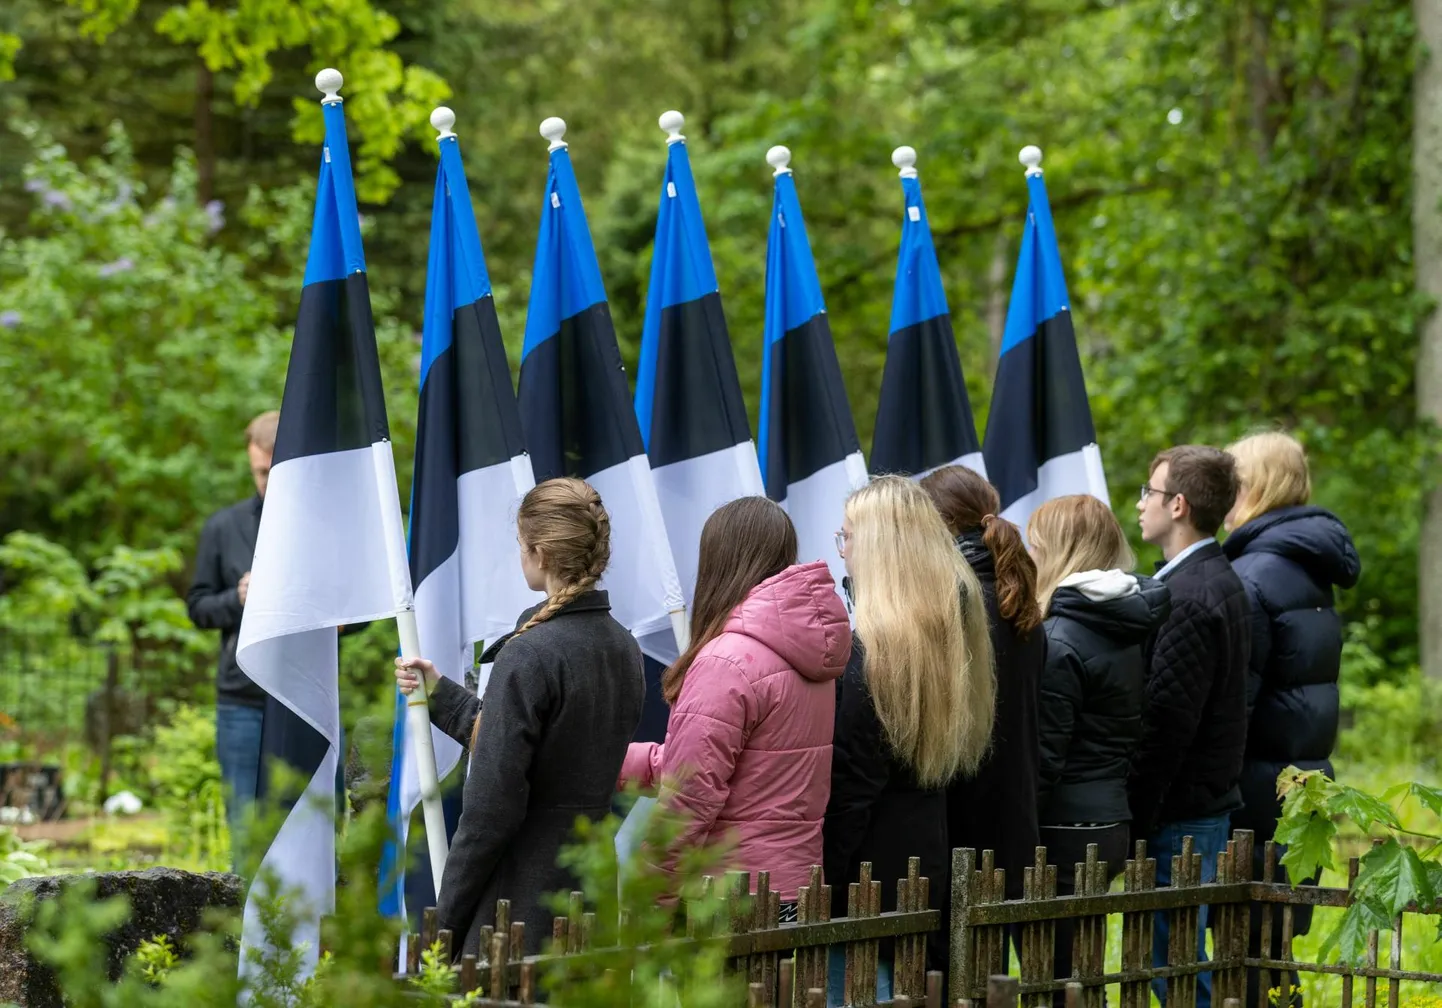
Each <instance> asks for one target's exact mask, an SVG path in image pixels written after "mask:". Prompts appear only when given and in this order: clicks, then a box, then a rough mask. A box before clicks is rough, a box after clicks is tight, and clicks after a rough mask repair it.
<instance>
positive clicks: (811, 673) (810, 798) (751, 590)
mask: <svg viewBox="0 0 1442 1008" xmlns="http://www.w3.org/2000/svg"><path fill="white" fill-rule="evenodd" d="M850 651H851V628H850V625H849V624H848V622H847V619H846V607H845V606H844V605H843V604H842V602H841V598H840V596H838V595H837V594H836V583H835V582H834V581H833V580H832V579H831V574H830V572H829V571H828V569H827V566H826V563H825V562H824V561H819V560H818V561H816V562H814V563H808V564H799V565H798V564H797V563H796V529H795V527H794V526H793V525H792V524H791V519H790V518H789V517H787V515H786V512H785V511H783V510H782V509H781V507H780V505H778V504H776V503H775V502H774V501H771V500H768V499H766V498H765V497H742V498H740V499H738V500H734V501H731V502H730V503H729V504H725V505H723V506H722V507H720V508H718V509H717V510H716V511H715V513H713V514H712V515H711V517H710V518H708V519H707V520H706V525H705V527H704V528H703V529H702V530H701V549H700V560H699V563H698V565H697V569H696V600H695V603H694V604H693V605H692V607H691V646H690V647H689V648H687V649H686V652H685V653H684V654H682V655H681V657H679V658H677V659H676V661H675V663H674V664H672V665H671V667H670V668H668V669H667V670H666V674H665V677H664V678H663V679H662V691H663V693H664V695H665V698H666V702H667V703H668V704H670V705H671V715H670V718H669V720H668V722H667V725H666V740H665V741H664V742H659V743H658V742H633V743H632V744H631V747H630V749H629V750H628V751H627V753H626V762H625V766H624V767H623V769H622V771H621V783H622V784H625V783H627V782H631V781H634V782H637V783H639V784H640V785H641V786H642V787H647V788H650V787H659V789H660V792H661V801H662V802H663V804H664V806H665V807H666V808H668V810H670V811H672V812H674V813H676V814H677V815H678V818H680V819H681V831H680V834H679V835H678V836H677V837H675V838H674V839H673V840H672V841H671V845H670V847H669V849H668V850H665V851H649V852H647V855H646V856H647V858H648V859H649V860H650V861H651V863H652V864H653V865H654V866H655V867H656V868H658V869H659V870H661V871H663V872H671V871H674V868H675V859H676V856H677V855H678V854H679V853H680V852H681V851H683V850H685V849H686V848H690V847H697V846H702V845H707V844H712V843H719V842H721V841H727V840H729V841H733V842H734V846H732V847H731V848H730V850H729V851H728V852H727V855H726V859H727V860H726V867H727V868H730V869H737V870H740V871H747V872H751V873H752V877H753V878H755V873H756V872H758V871H769V872H770V873H771V887H772V889H773V890H774V891H776V892H778V893H779V894H780V901H781V903H782V919H783V920H795V919H796V918H795V909H796V890H797V888H798V887H800V886H802V885H805V884H806V879H807V875H808V872H809V869H810V866H811V865H813V864H816V863H817V862H819V861H820V860H821V822H822V815H823V813H824V812H825V810H826V796H827V792H828V786H829V783H830V774H831V728H832V714H833V711H834V710H835V704H836V687H835V685H834V684H835V680H836V678H837V677H838V676H840V675H841V671H842V669H843V668H845V666H846V658H847V655H848V654H849V653H850Z"/></svg>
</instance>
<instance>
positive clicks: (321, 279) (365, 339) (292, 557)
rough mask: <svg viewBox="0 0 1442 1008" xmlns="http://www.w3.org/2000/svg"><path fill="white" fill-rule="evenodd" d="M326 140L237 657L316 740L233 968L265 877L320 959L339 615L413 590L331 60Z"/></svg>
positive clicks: (253, 923)
mask: <svg viewBox="0 0 1442 1008" xmlns="http://www.w3.org/2000/svg"><path fill="white" fill-rule="evenodd" d="M316 82H317V84H318V85H321V87H322V90H323V91H325V92H326V97H325V98H324V100H323V105H324V114H325V146H324V147H323V149H322V156H321V165H320V181H319V185H318V186H317V189H316V202H315V218H314V222H313V225H312V229H311V240H310V255H309V258H308V260H307V262H306V271H305V286H304V288H303V289H302V291H301V297H300V313H299V316H298V318H297V319H296V324H295V337H294V340H293V342H292V344H291V353H290V365H289V369H288V371H287V374H286V380H285V395H284V398H283V399H282V400H281V409H280V427H279V430H278V432H277V434H276V439H275V454H274V456H273V459H272V464H271V470H270V484H269V486H268V487H267V490H266V495H265V510H264V512H263V514H262V516H261V521H260V530H259V533H258V535H257V538H256V546H255V560H254V563H253V566H252V568H251V578H250V591H249V594H248V597H247V599H246V605H245V615H244V617H243V618H242V620H241V625H240V639H239V643H238V645H237V649H236V658H237V660H238V662H239V663H240V667H241V668H242V669H243V670H244V671H245V673H246V675H248V676H249V677H250V678H251V679H252V680H253V681H254V682H255V683H256V685H258V686H260V687H261V688H262V689H264V690H265V691H266V692H267V693H269V694H270V695H271V696H272V697H274V698H275V699H276V700H278V701H280V702H281V703H282V704H284V705H285V707H286V708H288V709H289V710H290V711H291V712H292V713H294V714H295V715H296V716H297V717H298V718H299V719H300V720H301V721H304V722H305V723H306V724H307V725H308V726H309V727H310V729H312V730H313V731H314V732H315V733H316V734H317V735H319V736H320V738H321V739H323V740H324V745H322V746H318V747H316V750H315V765H313V766H304V767H297V769H299V770H300V771H301V773H302V774H303V776H304V777H305V778H306V779H307V780H308V781H309V784H308V785H307V787H306V790H305V792H304V794H303V795H302V796H301V800H300V801H298V802H296V804H295V805H294V806H293V807H292V808H291V809H290V811H289V814H288V815H287V816H286V818H285V821H284V823H283V824H282V825H281V827H280V830H279V832H278V833H277V834H276V836H275V838H274V840H273V841H272V842H271V845H270V847H269V849H268V850H267V852H266V854H265V857H264V859H263V860H262V862H261V866H260V870H261V874H260V876H259V877H258V880H257V881H256V882H255V883H254V884H253V885H252V886H251V888H250V892H249V893H248V895H247V898H246V904H245V915H244V922H243V926H242V932H241V957H240V972H241V976H242V978H246V977H248V976H250V975H252V974H253V973H254V972H255V970H256V965H255V963H254V962H253V958H254V954H255V953H257V952H259V953H262V954H263V953H264V951H265V950H266V948H267V936H266V935H265V933H264V931H263V929H262V928H261V926H260V918H259V911H258V899H259V898H260V897H262V896H263V895H264V894H265V890H266V880H267V879H268V878H274V879H275V880H276V881H277V883H278V884H279V885H280V886H281V887H282V889H283V891H285V892H287V893H288V894H289V895H290V897H291V899H292V902H291V903H290V908H291V909H292V910H293V911H294V912H296V913H297V915H298V923H297V928H296V932H295V933H294V934H293V935H291V936H290V942H291V945H292V946H294V947H298V948H303V949H304V955H305V969H306V971H307V972H308V971H309V970H310V969H312V968H313V967H314V965H315V960H316V954H317V951H318V947H319V938H320V918H321V915H323V914H326V913H329V912H330V911H331V910H332V908H333V906H334V900H335V871H336V861H335V821H334V794H335V780H336V772H337V765H338V759H339V751H338V750H339V746H340V731H341V724H340V688H339V669H338V660H339V655H338V652H337V629H336V628H337V627H339V626H341V625H343V624H354V623H363V622H365V621H367V620H373V619H381V618H385V617H391V616H395V615H396V614H397V613H399V612H401V611H403V610H404V609H406V608H408V607H409V606H410V604H411V581H410V572H409V571H408V570H407V567H406V553H405V536H404V530H403V528H402V525H401V510H400V497H399V493H398V491H397V488H396V474H395V466H394V463H393V461H392V456H391V443H390V431H389V427H388V425H387V420H386V408H385V400H384V397H383V394H382V391H381V373H380V362H379V360H378V358H377V354H376V341H375V328H374V325H373V322H372V320H371V306H370V291H369V288H368V286H367V283H366V273H365V253H364V251H363V250H362V248H361V234H360V218H359V215H358V214H357V212H356V198H355V188H354V184H353V182H352V178H351V166H350V153H349V150H348V149H347V146H346V131H345V114H344V111H343V108H342V105H341V99H340V98H339V97H338V96H337V95H336V93H335V92H336V91H337V90H338V89H339V87H340V74H338V73H336V72H335V71H333V70H326V71H322V73H321V74H319V75H318V76H317V79H316Z"/></svg>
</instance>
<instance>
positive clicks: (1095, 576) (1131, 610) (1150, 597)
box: [1047, 570, 1172, 645]
mask: <svg viewBox="0 0 1442 1008" xmlns="http://www.w3.org/2000/svg"><path fill="white" fill-rule="evenodd" d="M1171 611H1172V596H1171V592H1169V591H1168V590H1167V586H1166V585H1164V584H1162V583H1161V582H1160V581H1157V580H1156V579H1155V578H1149V577H1144V576H1142V575H1140V574H1128V573H1126V572H1125V571H1119V570H1108V571H1082V572H1081V573H1078V574H1073V575H1071V576H1070V577H1068V578H1067V579H1066V580H1064V581H1063V582H1062V583H1061V586H1060V587H1059V588H1057V590H1056V594H1054V595H1053V596H1052V597H1051V611H1050V612H1049V613H1047V615H1048V616H1064V617H1066V618H1067V619H1070V620H1075V621H1076V622H1077V623H1080V624H1081V625H1082V626H1085V627H1086V628H1088V629H1089V630H1092V631H1094V632H1096V633H1099V634H1101V635H1102V636H1104V637H1107V638H1108V639H1110V640H1113V641H1116V642H1117V643H1118V644H1122V645H1127V644H1136V643H1139V642H1141V641H1144V640H1146V639H1147V638H1148V637H1149V636H1151V634H1152V631H1154V630H1156V628H1157V627H1159V626H1161V624H1162V621H1163V620H1165V619H1166V618H1167V616H1168V615H1170V614H1171Z"/></svg>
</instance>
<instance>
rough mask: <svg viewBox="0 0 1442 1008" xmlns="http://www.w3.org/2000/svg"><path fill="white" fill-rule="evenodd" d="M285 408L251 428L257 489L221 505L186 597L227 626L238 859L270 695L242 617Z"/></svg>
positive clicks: (223, 629) (224, 773) (219, 686)
mask: <svg viewBox="0 0 1442 1008" xmlns="http://www.w3.org/2000/svg"><path fill="white" fill-rule="evenodd" d="M279 424H280V413H279V412H277V411H275V410H271V411H269V412H267V413H262V414H260V416H258V417H256V418H255V419H254V420H252V421H251V422H250V424H249V425H248V426H247V427H246V428H245V452H246V456H247V458H248V459H249V462H250V475H251V478H252V479H253V480H254V481H255V495H254V496H252V497H248V498H246V499H245V500H243V501H241V502H240V503H238V504H232V505H231V506H230V507H227V508H225V509H223V510H221V511H217V512H216V513H215V514H213V515H211V516H210V518H209V519H207V520H206V522H205V526H204V527H203V528H202V529H201V531H200V545H199V546H198V547H197V549H196V554H195V577H194V579H193V580H192V582H191V585H190V591H189V593H187V595H186V607H187V609H188V610H189V612H190V619H191V622H193V623H194V624H195V625H196V626H197V627H199V628H200V629H202V630H219V631H220V659H219V662H218V663H217V669H216V676H215V754H216V758H217V760H218V761H219V762H220V777H221V782H222V784H223V785H224V788H225V819H226V824H227V825H228V826H229V828H230V834H231V848H232V849H231V859H232V862H233V863H234V865H236V866H239V865H241V864H242V863H243V858H242V856H241V854H242V852H241V843H240V838H241V836H242V833H243V829H242V826H243V823H244V819H245V815H246V810H247V809H249V808H250V806H251V805H252V804H253V803H254V802H255V798H256V791H257V788H258V785H259V777H260V740H261V731H262V727H263V724H262V723H263V720H264V716H265V702H266V693H265V691H264V690H262V689H261V688H260V687H259V686H257V685H256V684H255V683H253V682H251V680H250V677H249V676H247V675H246V674H245V673H244V672H242V671H241V669H240V666H239V665H238V664H236V660H235V646H236V640H237V638H238V637H239V636H240V618H241V615H242V613H243V612H244V610H245V599H246V593H247V591H248V589H249V588H250V564H251V560H252V559H253V558H254V556H255V537H256V533H257V532H258V531H259V530H260V511H261V506H262V504H263V503H264V501H265V487H266V482H267V481H268V480H269V479H270V461H271V454H272V453H273V452H274V451H275V433H276V429H277V427H278V426H279Z"/></svg>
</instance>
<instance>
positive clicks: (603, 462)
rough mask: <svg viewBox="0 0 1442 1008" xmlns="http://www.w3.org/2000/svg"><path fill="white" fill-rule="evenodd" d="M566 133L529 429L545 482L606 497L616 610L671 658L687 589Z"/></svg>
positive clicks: (526, 420)
mask: <svg viewBox="0 0 1442 1008" xmlns="http://www.w3.org/2000/svg"><path fill="white" fill-rule="evenodd" d="M565 131H566V124H565V123H564V122H562V121H561V120H560V119H547V120H546V121H545V122H543V123H541V135H542V136H544V137H546V138H547V139H548V140H550V141H551V147H550V151H551V168H550V173H549V175H548V176H547V179H546V199H545V202H544V203H543V204H542V205H541V232H540V236H539V237H538V238H537V241H536V264H535V268H534V270H533V271H532V274H531V302H530V307H529V309H528V311H527V314H526V339H525V344H524V346H523V348H522V350H521V384H520V393H519V399H520V405H521V425H522V427H523V428H524V430H525V433H526V446H527V447H528V448H529V449H530V452H531V464H532V465H533V466H534V468H535V473H536V482H538V483H539V482H541V481H542V480H547V479H553V478H555V477H558V476H575V477H579V478H581V479H583V480H585V481H586V482H587V483H589V484H591V486H592V487H594V488H595V490H596V492H597V493H598V494H600V495H601V500H602V501H603V502H604V503H605V505H606V511H607V513H608V514H609V515H610V516H611V565H610V567H609V568H608V569H607V570H606V576H605V577H604V578H603V579H602V586H603V587H605V588H606V589H608V590H609V591H610V595H611V611H612V613H613V614H614V615H615V617H616V619H617V620H618V621H620V623H621V624H622V625H623V626H625V627H626V628H627V629H628V630H630V631H631V633H633V634H635V635H636V637H638V638H643V639H642V642H641V643H642V646H643V647H647V646H648V641H646V640H645V639H644V638H646V637H648V636H651V635H661V640H659V641H656V642H655V643H654V644H650V648H651V649H652V650H654V649H656V648H657V647H659V646H660V645H661V644H667V648H666V649H664V650H669V649H671V648H674V646H675V645H674V642H667V641H666V640H665V638H666V637H669V636H670V635H671V633H672V629H671V628H672V626H673V619H674V620H678V621H680V620H684V616H685V613H684V603H683V600H682V598H681V586H680V584H679V582H678V581H677V580H676V566H675V563H674V562H673V561H672V559H671V545H670V543H669V542H668V541H667V539H666V525H665V521H664V520H663V519H662V517H661V506H660V503H659V502H658V501H657V499H656V485H655V483H654V482H653V481H652V478H651V464H650V462H648V461H647V459H646V449H645V446H644V445H643V444H642V441H641V428H640V426H639V425H638V424H637V423H636V414H635V413H634V412H633V411H632V409H631V393H630V389H629V388H628V387H627V384H626V371H625V368H624V367H623V366H622V364H621V351H620V349H619V348H618V347H617V346H616V330H615V329H614V328H613V327H612V324H611V311H610V308H608V307H607V305H606V290H605V288H604V287H603V286H602V284H601V267H600V264H599V263H598V262H597V261H596V249H595V246H594V245H593V244H592V243H591V230H590V227H589V226H588V225H587V224H586V211H585V208H584V207H582V206H581V190H580V189H579V188H578V187H577V185H576V176H575V173H574V172H573V171H572V169H571V158H570V155H569V154H568V153H567V152H566V143H565V141H563V140H562V139H561V137H562V136H564V135H565ZM664 650H663V655H662V656H663V657H664Z"/></svg>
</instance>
